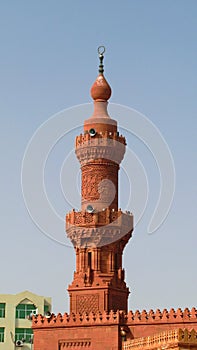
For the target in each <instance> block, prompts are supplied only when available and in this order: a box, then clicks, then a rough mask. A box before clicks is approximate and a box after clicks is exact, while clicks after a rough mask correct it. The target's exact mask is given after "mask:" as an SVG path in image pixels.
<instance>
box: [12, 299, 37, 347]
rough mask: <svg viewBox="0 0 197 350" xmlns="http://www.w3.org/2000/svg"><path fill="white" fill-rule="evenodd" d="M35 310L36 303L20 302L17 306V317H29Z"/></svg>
mask: <svg viewBox="0 0 197 350" xmlns="http://www.w3.org/2000/svg"><path fill="white" fill-rule="evenodd" d="M33 311H34V312H35V311H36V307H35V305H34V304H18V305H17V307H16V318H27V316H29V315H30V314H31V313H32V312H33ZM19 340H20V339H19Z"/></svg>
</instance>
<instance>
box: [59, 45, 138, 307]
mask: <svg viewBox="0 0 197 350" xmlns="http://www.w3.org/2000/svg"><path fill="white" fill-rule="evenodd" d="M104 52H105V48H104V47H103V46H100V47H99V49H98V53H99V59H100V65H99V75H98V77H97V78H96V81H95V82H94V84H93V86H92V88H91V96H92V98H93V100H94V111H93V114H92V116H91V117H90V118H88V119H87V120H85V121H84V131H83V134H80V135H79V136H77V137H76V144H75V153H76V156H77V158H78V160H79V162H80V165H81V210H80V211H75V210H74V209H73V210H72V212H70V213H68V214H67V216H66V231H67V235H68V237H69V238H70V240H71V241H72V243H73V245H74V249H75V253H76V271H75V272H74V279H73V282H72V284H71V285H69V287H68V292H69V296H70V313H72V312H73V313H83V312H86V313H90V312H95V313H96V312H99V311H100V312H102V311H110V310H114V311H116V310H125V311H126V312H127V300H128V295H129V289H128V287H127V286H126V283H125V280H124V270H123V268H122V254H123V249H124V247H125V245H126V244H127V242H128V240H129V238H130V237H131V233H132V230H133V216H132V214H130V213H123V212H122V211H121V210H120V209H118V171H119V165H120V163H121V161H122V159H123V157H124V153H125V146H126V141H125V138H124V137H123V136H122V135H119V132H118V130H117V122H116V121H115V120H113V119H111V118H110V116H109V114H108V112H107V104H108V102H107V101H108V99H109V98H110V96H111V88H110V86H109V84H108V83H107V81H106V79H105V77H104V75H103V72H104V69H103V58H104V56H103V54H104Z"/></svg>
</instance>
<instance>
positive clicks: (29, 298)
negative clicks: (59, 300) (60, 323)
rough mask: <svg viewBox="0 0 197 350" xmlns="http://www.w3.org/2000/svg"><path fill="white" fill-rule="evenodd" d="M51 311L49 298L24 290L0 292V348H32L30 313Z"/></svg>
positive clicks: (4, 349) (10, 349) (8, 349)
mask: <svg viewBox="0 0 197 350" xmlns="http://www.w3.org/2000/svg"><path fill="white" fill-rule="evenodd" d="M47 311H49V312H50V311H51V298H49V297H43V296H39V295H36V294H33V293H31V292H29V291H24V292H22V293H18V294H15V295H12V294H0V350H1V349H2V350H14V349H17V348H20V347H23V348H24V349H26V350H27V349H32V344H33V331H32V321H31V320H32V315H36V314H42V315H44V313H45V312H47Z"/></svg>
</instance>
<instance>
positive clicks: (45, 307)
mask: <svg viewBox="0 0 197 350" xmlns="http://www.w3.org/2000/svg"><path fill="white" fill-rule="evenodd" d="M47 311H49V305H46V304H45V305H44V313H45V314H46V312H47Z"/></svg>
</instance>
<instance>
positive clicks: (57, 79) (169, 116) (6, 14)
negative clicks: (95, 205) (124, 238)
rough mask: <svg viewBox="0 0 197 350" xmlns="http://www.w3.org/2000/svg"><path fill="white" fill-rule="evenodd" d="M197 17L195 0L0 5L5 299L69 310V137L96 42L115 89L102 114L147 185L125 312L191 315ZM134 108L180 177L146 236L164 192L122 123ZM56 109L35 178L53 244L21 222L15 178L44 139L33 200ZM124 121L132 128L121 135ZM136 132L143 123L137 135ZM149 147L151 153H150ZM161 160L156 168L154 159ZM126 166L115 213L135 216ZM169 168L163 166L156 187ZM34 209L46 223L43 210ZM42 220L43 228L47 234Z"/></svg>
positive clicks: (33, 162) (133, 182) (90, 76)
mask: <svg viewBox="0 0 197 350" xmlns="http://www.w3.org/2000/svg"><path fill="white" fill-rule="evenodd" d="M196 15H197V2H196V1H195V0H190V1H187V0H130V1H129V0H125V1H122V2H121V1H117V0H113V1H112V0H109V1H103V0H100V1H99V2H95V1H94V2H93V1H90V0H87V1H86V0H85V1H83V2H82V1H79V0H78V1H75V0H74V1H72V2H71V1H65V0H64V1H63V0H59V1H54V0H43V1H42V2H40V1H38V0H35V1H33V2H30V1H28V2H27V1H24V0H19V1H13V0H7V1H6V2H1V4H0V42H1V55H0V77H1V78H0V120H1V128H0V132H1V137H0V145H1V148H0V149H1V172H0V174H1V181H0V186H1V192H0V193H1V197H0V210H1V230H0V234H1V254H0V261H1V269H2V273H1V284H0V293H1V294H3V293H11V294H13V293H19V292H21V291H23V290H30V291H32V292H34V293H37V294H39V295H46V296H51V297H52V301H53V310H54V312H55V313H57V312H59V311H60V312H62V313H63V312H65V311H68V310H69V300H68V294H67V291H66V289H67V286H68V284H69V283H71V281H72V278H73V271H74V268H75V254H74V249H73V248H72V246H71V244H70V243H69V241H68V239H67V238H66V234H65V228H64V217H65V214H66V213H67V212H68V211H70V210H71V209H72V204H73V203H74V204H75V203H76V205H80V204H79V203H80V180H79V179H80V169H79V164H78V161H77V159H76V160H75V156H74V143H75V136H76V135H77V134H79V133H80V132H81V131H82V122H83V119H87V118H88V117H89V116H90V115H89V113H90V112H91V110H92V108H93V107H92V105H91V102H92V101H91V97H90V94H89V91H90V87H91V85H92V83H93V82H94V80H95V78H96V76H97V70H98V54H97V48H98V46H99V45H104V46H105V47H106V52H105V58H104V64H105V76H106V78H107V80H108V82H109V83H110V85H111V87H112V91H113V94H112V97H111V99H110V103H111V107H110V105H109V109H110V108H111V109H110V112H114V113H115V115H112V117H113V118H114V119H117V120H118V123H119V125H120V130H121V131H122V133H123V134H124V135H125V136H126V138H127V144H128V154H130V153H132V152H133V153H134V154H135V155H136V157H137V159H138V165H139V164H140V165H141V167H140V169H141V170H140V171H143V173H144V174H145V176H144V178H146V179H147V181H148V183H149V192H148V194H149V195H148V200H147V206H146V209H145V210H144V212H143V215H142V216H141V219H140V220H139V222H138V223H136V226H135V229H134V233H133V238H132V239H131V240H130V242H129V243H128V245H127V247H126V248H125V251H124V259H123V261H124V268H125V271H126V281H127V284H128V286H129V288H130V292H131V293H130V297H129V309H132V310H133V311H135V310H136V309H140V310H142V309H146V310H149V309H151V308H152V309H157V308H160V309H163V308H168V309H169V308H171V307H174V308H175V309H176V308H178V307H181V308H185V307H192V306H197V300H196V295H197V280H196V263H197V258H196V244H197V237H196V210H195V209H196V178H197V174H196V170H197V169H196V146H197V145H196V143H197V142H196V140H197V138H196V126H197V125H196V124H197V122H196V119H197V118H196V112H197V108H196V100H197V96H196V91H197V86H196V85H197V83H196V82H197V76H196V68H197V65H196V54H197V42H196V32H197V26H196ZM87 104H88V105H87ZM118 105H120V106H122V107H118ZM76 106H79V107H76ZM131 109H132V110H133V111H136V112H135V113H136V114H135V113H134V114H135V116H136V118H137V116H139V119H138V120H139V121H141V116H142V115H143V116H145V117H146V118H148V121H149V125H152V126H155V127H156V128H157V130H159V132H160V133H161V135H162V138H163V139H164V140H165V143H166V145H167V146H168V147H169V150H170V154H171V155H172V158H173V162H174V169H175V173H176V186H175V193H174V198H173V202H172V205H171V208H170V211H169V213H168V215H167V216H166V219H165V221H164V222H163V223H162V225H161V226H160V227H159V228H158V229H157V230H156V231H155V232H154V233H152V234H150V233H149V232H148V224H149V222H150V218H151V216H152V215H153V211H154V208H155V206H156V203H157V200H158V196H159V191H160V188H161V183H160V179H159V172H158V169H157V167H156V162H155V160H154V157H153V153H151V152H150V150H149V149H148V147H147V145H145V144H144V143H143V142H142V141H141V140H140V138H139V137H138V136H139V135H137V136H136V135H134V133H133V132H131V131H132V130H134V129H135V127H136V125H135V123H134V120H135V118H131V120H129V114H128V113H127V112H128V110H131ZM61 111H65V112H64V113H63V115H64V120H63V121H64V122H63V123H62V129H61V130H60V131H61V132H60V134H61V138H60V139H59V141H58V139H57V135H56V142H55V143H54V145H53V148H51V150H50V152H49V154H48V156H47V161H46V163H45V164H44V165H43V164H42V167H43V168H42V169H41V170H42V171H43V169H44V177H43V183H44V187H45V191H46V194H47V198H48V200H49V201H50V203H51V204H52V206H53V208H54V209H55V211H56V212H57V213H58V216H59V218H60V220H59V221H58V225H57V227H56V226H55V223H54V227H53V228H52V231H53V234H52V236H53V237H52V238H50V237H49V234H47V232H45V234H44V233H43V232H42V231H41V230H40V229H39V227H38V226H39V225H38V224H37V223H36V222H35V221H36V220H32V218H31V215H29V212H28V210H27V206H28V205H27V203H25V201H24V196H23V180H22V185H21V173H22V169H23V168H22V164H23V161H24V155H25V154H27V153H25V152H26V151H27V146H28V145H29V142H30V140H33V141H34V142H35V138H33V139H32V137H33V135H35V133H36V132H37V130H41V131H42V130H44V132H43V135H42V133H41V134H40V136H42V139H39V142H40V143H39V142H38V143H37V144H36V147H37V148H36V152H35V153H34V159H31V158H30V159H29V168H28V170H29V173H28V176H27V177H28V179H27V180H28V181H29V186H30V187H31V189H33V191H34V192H35V199H36V198H38V197H37V194H38V192H39V191H38V187H37V182H39V181H40V178H38V179H36V178H34V177H31V176H33V175H35V169H38V168H39V166H40V165H39V163H38V162H37V161H38V159H40V158H39V156H40V155H41V154H42V147H43V144H44V142H45V141H46V140H48V139H49V138H50V137H49V136H50V135H52V134H50V135H49V134H48V133H47V130H48V129H47V126H48V125H49V124H50V122H49V121H54V123H55V124H57V123H59V124H58V125H59V126H60V127H61V123H60V119H61V118H59V119H58V116H59V115H60V116H61V115H62V114H61V113H62V112H61ZM60 112H61V113H60ZM58 113H60V114H58ZM77 113H78V114H77ZM54 115H55V117H53V116H54ZM75 118H76V119H75ZM124 118H125V119H124ZM79 121H80V122H79ZM126 121H127V122H128V124H127V125H129V130H131V131H129V130H128V128H127V130H125V129H124V125H125V123H126ZM43 123H44V124H43ZM136 123H137V122H136ZM41 126H42V127H41ZM144 127H145V124H144V122H142V124H141V132H143V131H144ZM50 128H51V126H50ZM64 128H65V130H64ZM121 128H122V129H121ZM52 129H53V128H52ZM52 129H50V132H51V131H52ZM54 130H56V129H55V127H54ZM54 130H53V131H54ZM139 132H140V131H139ZM40 136H39V137H40ZM51 137H52V136H51ZM50 142H51V141H50ZM156 148H157V144H156V147H155V152H156ZM129 152H130V153H129ZM158 157H159V160H161V161H162V154H160V155H159V156H158ZM132 160H133V162H134V161H135V157H133V156H130V158H129V157H128V158H125V163H124V161H123V162H122V170H121V172H120V184H119V186H120V188H119V193H120V207H121V208H122V209H126V210H130V211H132V212H133V213H134V216H135V211H137V205H136V202H137V200H138V198H137V197H138V196H137V194H138V193H139V198H141V197H140V195H141V194H142V193H141V192H142V190H141V188H140V182H139V181H137V180H138V179H137V177H138V176H137V175H136V174H137V170H136V169H137V166H136V167H134V166H133V164H134V163H133V162H132ZM156 160H158V159H156ZM136 164H137V163H136ZM168 167H169V164H168V163H166V169H165V171H166V173H165V174H164V179H165V177H168V175H169V173H170V168H168ZM39 169H40V168H39ZM128 169H129V170H128ZM32 174H33V175H32ZM130 174H131V176H130ZM135 175H136V176H135ZM142 177H143V176H142ZM32 178H33V180H32ZM60 178H61V179H60ZM22 179H23V178H22ZM25 179H26V178H25ZM60 180H61V181H60ZM31 181H32V183H31ZM31 184H32V186H31ZM170 185H171V184H170V183H169V186H170ZM144 186H145V185H144ZM143 189H144V188H143ZM165 190H166V191H167V190H168V188H167V187H166V188H165ZM69 191H70V192H69ZM129 191H130V194H129V196H130V197H131V201H130V197H128V192H129ZM72 193H73V194H72ZM72 196H73V197H72ZM134 199H135V200H134ZM77 201H78V202H77ZM129 203H131V206H132V207H130V206H129ZM30 204H31V203H30ZM35 206H36V207H37V215H38V214H39V213H40V217H42V216H43V207H41V205H40V202H39V201H37V202H36V203H35ZM128 206H129V207H128ZM47 213H48V212H47V210H46V213H45V214H46V215H48V214H47ZM49 216H50V214H49ZM49 216H48V228H46V231H47V229H48V230H49V232H48V233H51V226H50V224H51V218H50V217H49ZM64 240H65V243H64Z"/></svg>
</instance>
